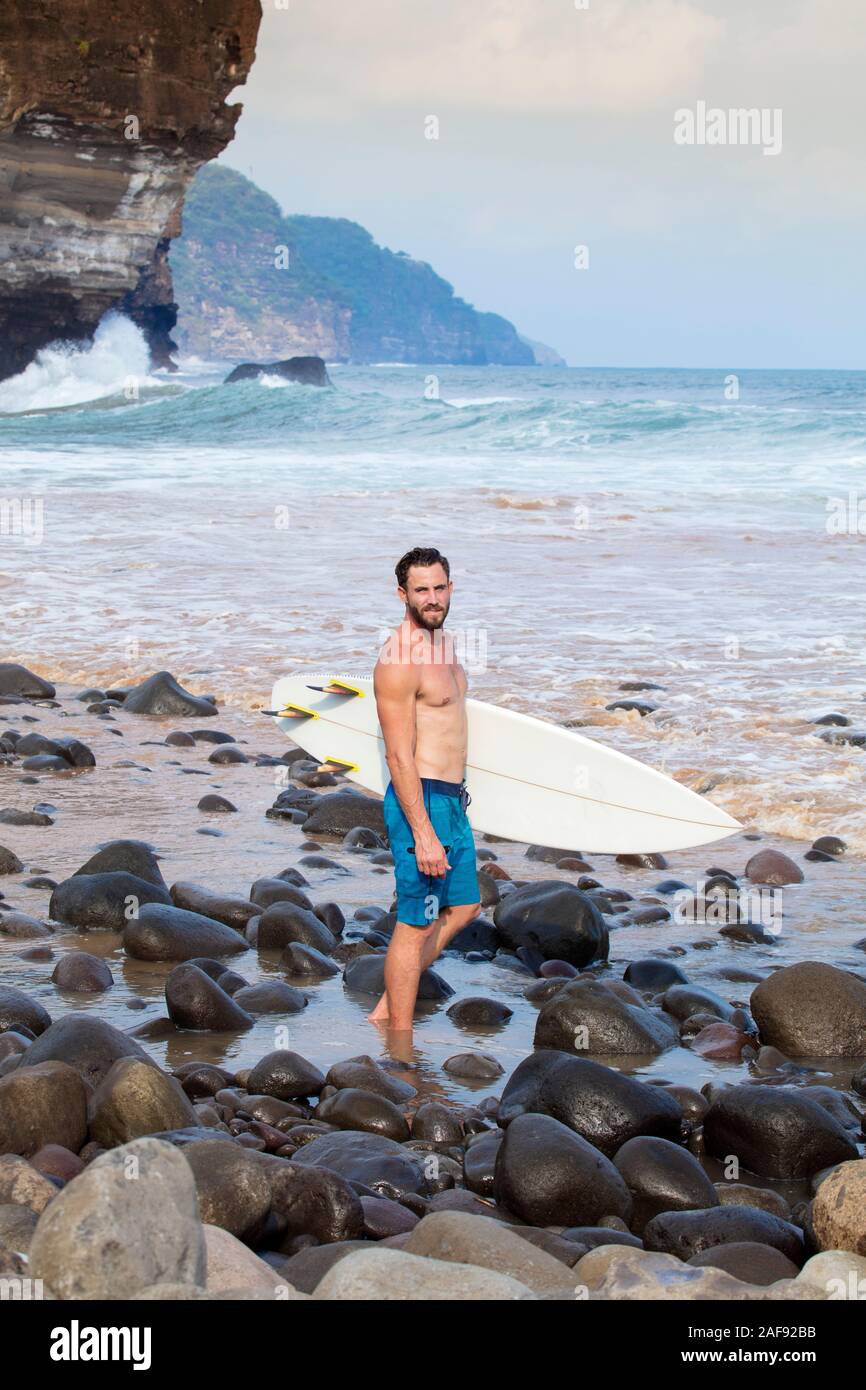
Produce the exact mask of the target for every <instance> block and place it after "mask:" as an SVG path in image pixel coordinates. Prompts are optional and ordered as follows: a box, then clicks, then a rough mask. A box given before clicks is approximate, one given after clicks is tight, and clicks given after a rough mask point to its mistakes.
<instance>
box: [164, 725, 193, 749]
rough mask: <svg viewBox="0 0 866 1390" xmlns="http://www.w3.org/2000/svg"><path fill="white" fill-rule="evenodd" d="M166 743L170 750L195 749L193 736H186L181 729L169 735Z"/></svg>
mask: <svg viewBox="0 0 866 1390" xmlns="http://www.w3.org/2000/svg"><path fill="white" fill-rule="evenodd" d="M165 741H166V743H167V744H168V746H169V747H170V748H195V739H194V738H193V736H192V734H185V733H184V732H183V731H182V730H180V729H176V730H175V732H174V733H171V734H168V735H167V736H166V740H165Z"/></svg>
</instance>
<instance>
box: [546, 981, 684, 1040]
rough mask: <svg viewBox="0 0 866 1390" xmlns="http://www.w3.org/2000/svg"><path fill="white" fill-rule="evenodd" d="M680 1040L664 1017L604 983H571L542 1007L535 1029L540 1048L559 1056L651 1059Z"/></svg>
mask: <svg viewBox="0 0 866 1390" xmlns="http://www.w3.org/2000/svg"><path fill="white" fill-rule="evenodd" d="M681 988H682V986H681ZM635 997H636V998H638V999H639V998H640V996H638V995H636V996H635ZM676 1041H677V1037H676V1033H675V1032H674V1029H673V1028H672V1027H671V1025H670V1024H669V1022H668V1021H667V1020H666V1019H665V1018H664V1017H663V1016H662V1015H660V1014H659V1013H658V1012H656V1011H654V1010H652V1009H650V1008H647V1007H645V1006H644V1005H643V1003H642V1002H641V1003H640V1004H639V1005H638V1004H633V1003H628V1002H626V1000H624V999H622V998H621V997H620V996H619V995H618V994H617V993H615V992H614V990H613V989H612V988H611V987H610V986H609V985H607V984H606V983H604V982H602V981H601V980H591V979H576V980H570V981H568V983H567V984H565V985H563V987H562V988H561V989H559V990H557V991H556V993H555V994H554V995H553V996H552V997H551V998H550V999H548V1000H547V1002H546V1003H544V1004H543V1005H542V1007H541V1011H540V1013H539V1015H538V1020H537V1022H536V1025H535V1046H536V1047H541V1048H555V1049H558V1050H560V1051H569V1050H573V1051H574V1052H580V1053H598V1054H601V1055H606V1056H617V1055H619V1056H623V1055H642V1056H649V1055H655V1054H657V1053H660V1052H664V1051H665V1049H666V1048H668V1047H673V1046H674V1044H675V1043H676Z"/></svg>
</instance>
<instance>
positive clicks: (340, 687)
mask: <svg viewBox="0 0 866 1390" xmlns="http://www.w3.org/2000/svg"><path fill="white" fill-rule="evenodd" d="M324 689H325V691H326V693H327V694H328V695H351V696H359V697H360V698H361V699H362V700H363V698H364V693H365V692H364V691H363V690H362V689H361V687H360V686H359V685H354V684H353V683H352V681H344V680H341V679H340V677H339V676H331V677H330V679H329V680H328V684H327V685H326V686H325V687H324Z"/></svg>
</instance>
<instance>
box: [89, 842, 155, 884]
mask: <svg viewBox="0 0 866 1390" xmlns="http://www.w3.org/2000/svg"><path fill="white" fill-rule="evenodd" d="M111 873H127V874H135V876H136V878H143V879H144V880H145V882H146V883H153V884H155V885H156V886H157V888H165V889H166V890H167V889H168V885H167V883H166V881H165V879H164V878H163V876H162V870H161V869H160V867H159V861H158V860H157V857H156V855H155V854H154V852H153V850H152V849H151V847H150V845H148V844H146V843H145V841H144V840H111V841H110V842H109V844H107V845H103V846H102V849H100V850H97V851H96V853H95V854H93V855H91V857H90V858H89V859H88V861H87V863H86V864H82V866H81V868H80V869H76V870H75V873H74V874H73V878H77V877H78V876H79V875H81V874H111Z"/></svg>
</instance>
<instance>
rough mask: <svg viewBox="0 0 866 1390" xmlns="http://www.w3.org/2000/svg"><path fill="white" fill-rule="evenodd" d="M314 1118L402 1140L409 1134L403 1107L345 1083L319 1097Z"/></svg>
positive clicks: (346, 1127)
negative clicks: (340, 1088)
mask: <svg viewBox="0 0 866 1390" xmlns="http://www.w3.org/2000/svg"><path fill="white" fill-rule="evenodd" d="M316 1118H317V1119H319V1120H324V1121H325V1122H326V1123H327V1124H331V1125H336V1127H337V1129H353V1130H362V1131H364V1132H365V1133H368V1134H383V1135H384V1136H385V1137H386V1138H387V1139H394V1140H396V1141H397V1143H403V1142H404V1141H405V1140H407V1139H408V1138H409V1125H408V1124H407V1122H406V1118H405V1116H404V1115H403V1113H402V1111H400V1110H398V1108H397V1106H396V1105H395V1104H394V1102H393V1101H391V1100H386V1099H385V1097H384V1096H380V1095H376V1094H375V1093H374V1092H373V1091H363V1090H360V1089H358V1088H356V1087H352V1086H347V1087H344V1088H343V1089H342V1090H339V1091H337V1092H336V1094H335V1095H333V1096H328V1097H327V1099H325V1100H321V1101H320V1102H319V1104H318V1106H317V1107H316Z"/></svg>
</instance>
